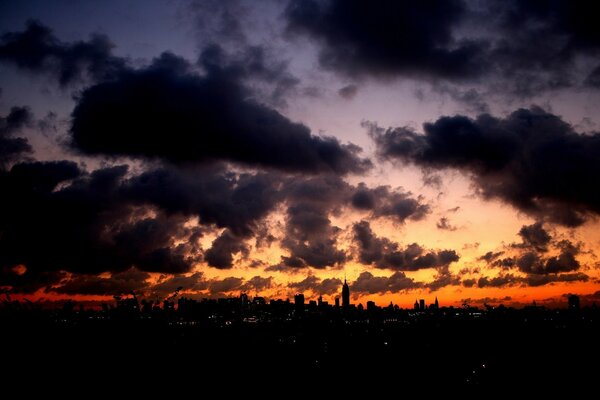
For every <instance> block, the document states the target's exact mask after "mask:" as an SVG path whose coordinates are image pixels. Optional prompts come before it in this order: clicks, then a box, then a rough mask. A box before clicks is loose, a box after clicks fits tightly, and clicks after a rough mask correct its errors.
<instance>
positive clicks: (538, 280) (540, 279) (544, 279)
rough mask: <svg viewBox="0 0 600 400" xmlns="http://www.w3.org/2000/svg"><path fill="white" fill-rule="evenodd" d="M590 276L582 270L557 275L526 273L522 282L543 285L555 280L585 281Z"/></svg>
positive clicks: (530, 284)
mask: <svg viewBox="0 0 600 400" xmlns="http://www.w3.org/2000/svg"><path fill="white" fill-rule="evenodd" d="M589 279H590V277H589V276H587V275H586V274H584V273H583V272H575V273H571V274H557V275H535V274H534V275H528V276H527V277H526V278H525V279H524V282H525V284H526V285H527V286H543V285H548V284H552V283H555V282H587V281H589Z"/></svg>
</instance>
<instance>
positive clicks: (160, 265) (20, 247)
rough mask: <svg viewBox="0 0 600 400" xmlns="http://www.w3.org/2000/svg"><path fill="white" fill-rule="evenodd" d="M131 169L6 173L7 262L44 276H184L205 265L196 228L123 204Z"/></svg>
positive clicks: (65, 165) (20, 168) (32, 168)
mask: <svg viewBox="0 0 600 400" xmlns="http://www.w3.org/2000/svg"><path fill="white" fill-rule="evenodd" d="M127 171H128V169H127V167H125V166H116V167H107V168H102V169H98V170H96V171H93V172H92V173H90V174H88V173H86V172H85V171H83V170H81V169H80V168H79V167H78V166H77V165H76V164H75V163H73V162H69V161H53V162H29V163H20V164H16V165H14V166H13V167H12V168H11V169H10V171H4V172H1V173H0V187H1V188H2V191H3V192H5V193H8V192H10V193H11V196H3V197H2V198H1V199H0V220H1V221H2V231H3V234H2V236H1V237H0V252H1V253H2V254H3V257H2V260H1V263H2V266H3V267H4V266H5V267H12V266H14V265H18V264H24V265H25V266H26V267H27V274H35V273H39V272H42V271H57V270H65V271H69V272H74V273H77V272H84V273H92V274H93V273H100V272H104V271H112V272H119V271H124V270H127V269H129V268H130V267H132V266H136V267H137V268H139V269H141V270H144V271H151V272H154V271H160V272H185V271H188V270H189V269H190V268H191V266H192V265H194V264H195V263H197V262H199V259H200V258H199V257H200V256H201V254H200V253H199V250H200V249H199V247H198V245H197V243H196V242H197V239H198V237H199V236H198V234H199V232H198V231H197V229H196V228H194V227H186V226H184V222H185V218H183V217H182V216H181V215H166V214H165V213H162V212H160V210H153V209H149V208H146V207H144V206H142V205H139V204H135V202H133V201H130V200H128V199H127V198H125V197H123V195H122V192H121V184H122V183H123V178H124V176H125V174H126V173H127Z"/></svg>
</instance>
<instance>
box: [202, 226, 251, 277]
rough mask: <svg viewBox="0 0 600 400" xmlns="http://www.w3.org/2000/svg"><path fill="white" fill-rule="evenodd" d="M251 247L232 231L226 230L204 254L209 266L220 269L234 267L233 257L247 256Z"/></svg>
mask: <svg viewBox="0 0 600 400" xmlns="http://www.w3.org/2000/svg"><path fill="white" fill-rule="evenodd" d="M249 251H250V249H249V247H248V246H247V245H246V244H245V243H244V241H243V240H241V239H240V238H239V237H236V236H234V235H233V234H232V233H231V231H229V230H228V229H225V230H224V231H223V232H222V233H221V234H220V235H219V237H217V238H216V239H215V240H214V241H213V242H212V246H211V248H210V249H208V250H206V252H205V253H204V260H205V261H206V262H207V263H208V265H209V266H211V267H215V268H219V269H229V268H231V267H233V256H234V255H235V254H239V253H241V254H242V255H243V256H247V255H248V252H249Z"/></svg>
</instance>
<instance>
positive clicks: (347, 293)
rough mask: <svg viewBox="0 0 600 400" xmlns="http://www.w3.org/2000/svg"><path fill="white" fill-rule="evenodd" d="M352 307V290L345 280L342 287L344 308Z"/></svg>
mask: <svg viewBox="0 0 600 400" xmlns="http://www.w3.org/2000/svg"><path fill="white" fill-rule="evenodd" d="M348 306H350V288H349V287H348V283H346V279H344V286H342V307H348Z"/></svg>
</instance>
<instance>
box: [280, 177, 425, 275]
mask: <svg viewBox="0 0 600 400" xmlns="http://www.w3.org/2000/svg"><path fill="white" fill-rule="evenodd" d="M280 193H281V197H282V199H284V200H283V201H284V202H285V204H286V205H287V209H286V225H285V232H286V236H285V237H284V239H283V240H282V242H281V243H282V246H283V247H284V248H285V249H287V250H288V251H289V252H290V254H289V256H284V257H282V264H284V265H285V266H287V267H290V268H304V267H313V268H325V267H335V266H338V265H340V264H341V263H343V262H344V261H345V260H346V259H347V255H346V254H345V252H343V251H341V250H339V249H338V248H337V238H338V236H339V234H340V233H341V229H340V228H339V227H336V226H334V225H332V222H331V216H332V215H338V214H339V213H341V212H342V210H343V209H344V208H345V207H348V206H351V207H352V208H354V209H356V210H358V211H367V212H369V214H370V216H371V217H372V218H391V219H392V220H394V221H397V222H401V223H403V222H405V221H406V220H409V219H410V220H419V219H422V218H423V217H424V216H425V214H427V213H428V212H429V206H428V205H427V204H423V202H422V199H421V198H415V197H413V196H412V194H411V193H410V192H404V191H402V189H401V188H399V189H395V190H394V189H391V188H390V187H389V186H378V187H376V188H369V187H368V186H366V185H365V184H364V183H360V184H358V185H357V186H353V185H350V184H348V183H347V182H345V181H344V180H342V179H341V178H340V177H339V176H337V175H333V174H329V175H321V176H318V177H305V178H295V179H291V178H290V179H288V180H286V182H285V184H284V185H283V186H282V189H281V191H280Z"/></svg>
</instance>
